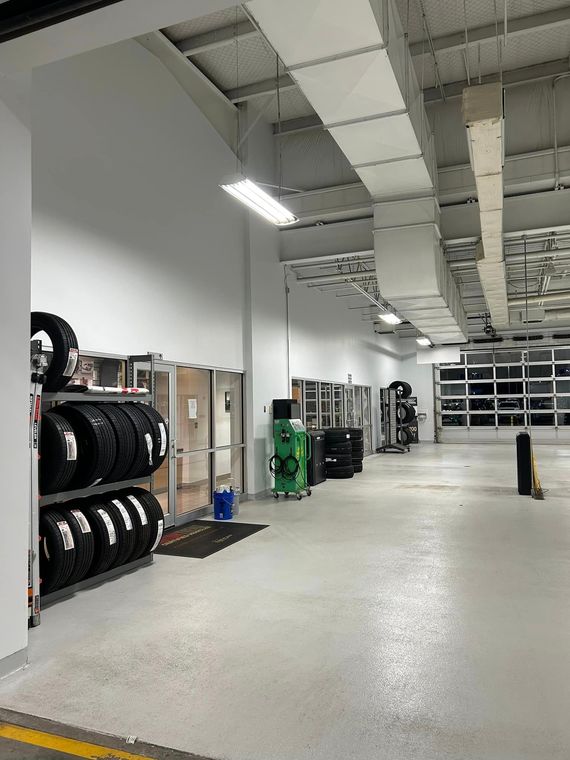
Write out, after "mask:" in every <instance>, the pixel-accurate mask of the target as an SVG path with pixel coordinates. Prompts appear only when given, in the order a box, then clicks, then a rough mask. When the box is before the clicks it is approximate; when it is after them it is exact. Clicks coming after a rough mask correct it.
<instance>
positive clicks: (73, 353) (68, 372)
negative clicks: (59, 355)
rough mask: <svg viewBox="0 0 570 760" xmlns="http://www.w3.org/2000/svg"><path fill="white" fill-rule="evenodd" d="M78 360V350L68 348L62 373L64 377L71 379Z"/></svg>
mask: <svg viewBox="0 0 570 760" xmlns="http://www.w3.org/2000/svg"><path fill="white" fill-rule="evenodd" d="M78 359H79V349H78V348H70V349H69V353H68V355H67V365H66V367H65V371H64V373H63V376H64V377H71V376H72V375H73V373H74V372H75V368H76V367H77V360H78Z"/></svg>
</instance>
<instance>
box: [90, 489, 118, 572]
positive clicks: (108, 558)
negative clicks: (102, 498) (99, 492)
mask: <svg viewBox="0 0 570 760" xmlns="http://www.w3.org/2000/svg"><path fill="white" fill-rule="evenodd" d="M82 511H83V514H84V515H85V517H86V518H87V520H88V521H89V525H90V526H91V530H92V531H93V540H94V544H95V551H94V555H93V563H92V565H91V567H90V568H89V573H88V575H90V576H93V575H99V574H100V573H104V572H105V571H107V570H109V568H110V567H112V565H113V563H114V562H115V560H116V558H117V554H118V552H119V543H118V530H117V526H116V524H115V520H114V518H113V516H112V515H111V514H110V513H109V512H108V511H107V510H106V509H105V503H104V502H102V503H92V504H90V505H89V506H86V507H85V508H84V509H83V510H82Z"/></svg>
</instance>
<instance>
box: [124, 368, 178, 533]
mask: <svg viewBox="0 0 570 760" xmlns="http://www.w3.org/2000/svg"><path fill="white" fill-rule="evenodd" d="M131 371H132V383H133V385H134V387H135V388H147V389H148V390H149V391H151V393H152V395H153V402H154V405H155V408H156V410H157V411H158V412H160V414H161V415H162V416H163V417H164V420H165V422H166V427H167V430H168V454H167V456H166V457H165V458H164V461H163V463H162V465H161V466H160V467H159V468H158V470H157V471H156V472H155V473H153V475H152V480H151V488H150V490H151V492H152V493H153V494H154V495H155V496H156V498H157V499H158V501H159V502H160V506H161V507H162V511H163V513H164V524H165V526H166V527H170V526H172V525H174V524H175V517H176V514H175V492H174V483H175V467H174V448H175V438H174V436H175V414H174V378H175V374H174V373H175V367H174V365H173V364H167V363H165V362H161V361H157V360H155V359H154V358H152V357H149V358H148V359H147V358H144V359H143V358H142V357H137V358H136V359H135V360H134V361H133V363H132V365H131ZM153 386H154V387H153Z"/></svg>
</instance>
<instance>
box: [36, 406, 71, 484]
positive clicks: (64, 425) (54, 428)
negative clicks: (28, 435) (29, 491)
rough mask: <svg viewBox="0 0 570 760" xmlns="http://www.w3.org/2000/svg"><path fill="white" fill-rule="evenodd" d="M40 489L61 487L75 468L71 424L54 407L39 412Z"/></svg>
mask: <svg viewBox="0 0 570 760" xmlns="http://www.w3.org/2000/svg"><path fill="white" fill-rule="evenodd" d="M40 451H41V458H40V460H39V477H40V493H42V494H48V493H58V492H59V491H64V490H65V488H66V487H67V485H68V484H69V482H70V481H71V479H72V478H73V475H74V474H75V470H76V468H77V441H76V438H75V433H74V432H73V427H72V426H71V423H70V422H68V420H66V419H65V417H62V416H61V415H60V414H57V412H56V411H55V410H52V411H48V412H46V413H45V414H43V415H42V422H41V442H40Z"/></svg>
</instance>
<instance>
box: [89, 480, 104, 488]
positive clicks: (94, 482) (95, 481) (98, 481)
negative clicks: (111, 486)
mask: <svg viewBox="0 0 570 760" xmlns="http://www.w3.org/2000/svg"><path fill="white" fill-rule="evenodd" d="M102 480H103V478H97V480H94V481H93V483H91V485H90V486H89V488H93V487H94V486H98V485H99V483H100V482H101V481H102Z"/></svg>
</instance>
